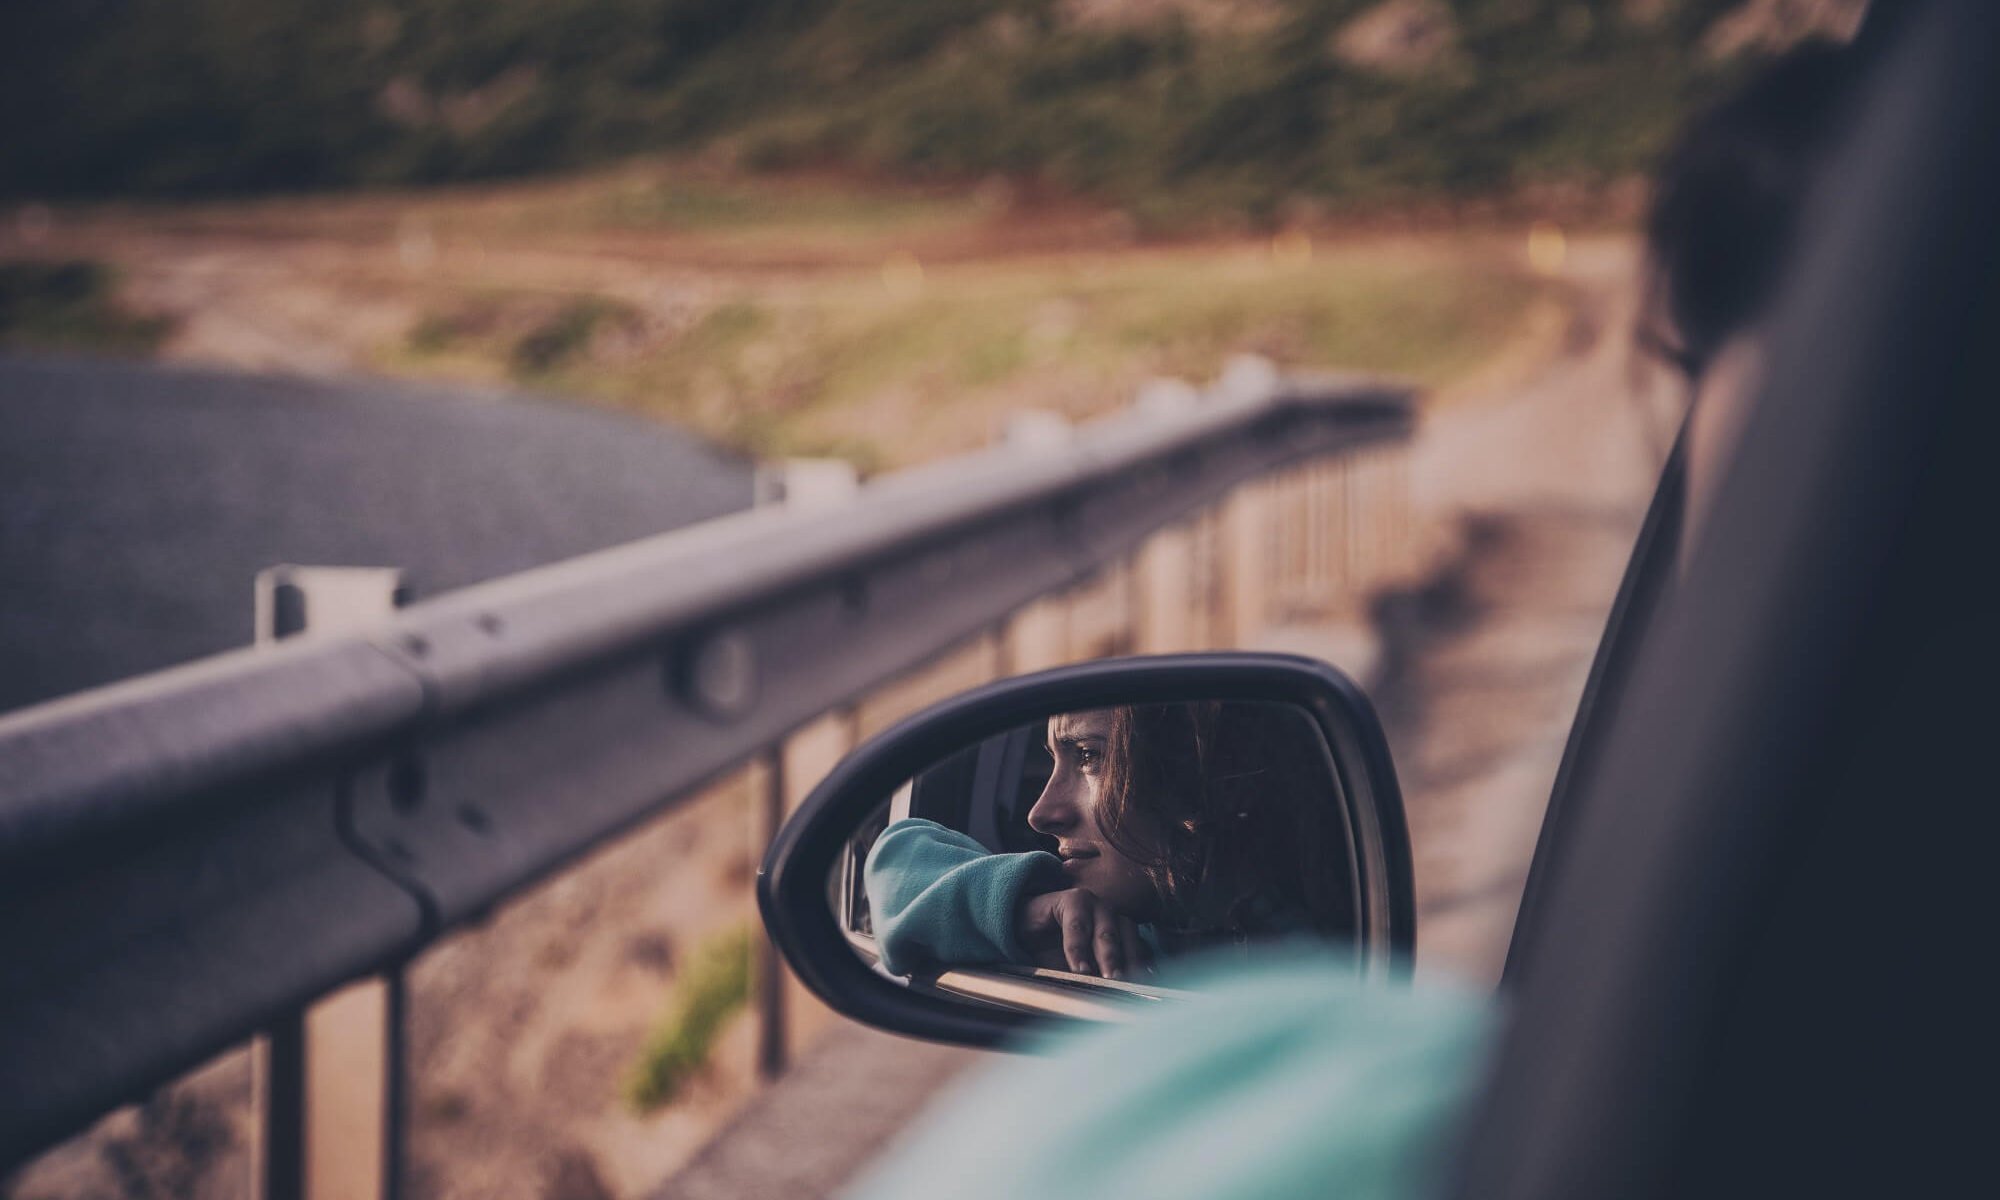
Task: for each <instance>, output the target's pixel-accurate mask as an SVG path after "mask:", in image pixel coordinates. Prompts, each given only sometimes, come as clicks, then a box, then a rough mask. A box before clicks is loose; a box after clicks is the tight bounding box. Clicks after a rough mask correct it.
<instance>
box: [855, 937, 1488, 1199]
mask: <svg viewBox="0 0 2000 1200" xmlns="http://www.w3.org/2000/svg"><path fill="white" fill-rule="evenodd" d="M1161 982H1162V983H1167V984H1171V985H1172V986H1175V987H1179V988H1185V989H1188V990H1191V991H1194V992H1196V993H1197V995H1195V996H1194V997H1192V998H1190V999H1186V1000H1180V1001H1174V1002H1171V1003H1164V1004H1155V1005H1147V1006H1144V1007H1143V1008H1142V1009H1140V1010H1138V1011H1137V1012H1136V1013H1135V1017H1134V1019H1133V1021H1132V1022H1131V1023H1129V1024H1122V1025H1104V1026H1097V1027H1092V1028H1086V1029H1084V1030H1082V1031H1080V1032H1067V1033H1062V1034H1056V1035H1048V1036H1044V1037H1042V1038H1040V1039H1038V1040H1035V1041H1033V1042H1030V1043H1028V1044H1027V1045H1026V1046H1025V1047H1024V1048H1026V1049H1029V1050H1031V1051H1034V1052H1035V1053H1034V1054H1033V1055H1031V1056H1028V1057H1021V1058H1012V1059H1008V1060H1004V1061H1000V1062H998V1063H996V1064H994V1065H993V1066H991V1067H989V1068H987V1069H985V1070H984V1071H982V1072H981V1073H980V1074H978V1075H976V1076H973V1077H971V1078H969V1079H968V1080H967V1081H966V1082H965V1083H964V1084H963V1085H961V1086H960V1088H959V1089H958V1090H957V1092H956V1093H955V1094H953V1095H951V1096H950V1097H948V1098H946V1099H945V1100H943V1101H942V1102H941V1103H939V1104H938V1105H936V1106H935V1107H934V1108H933V1110H932V1115H931V1116H930V1117H929V1118H928V1119H926V1120H925V1121H923V1122H922V1123H921V1124H919V1125H918V1126H917V1127H915V1128H914V1129H913V1130H912V1131H911V1132H910V1134H909V1135H908V1136H907V1137H906V1138H905V1139H904V1140H903V1141H902V1143H901V1144H900V1145H899V1147H898V1148H897V1149H896V1151H895V1152H894V1153H893V1154H891V1155H890V1156H889V1157H888V1158H887V1159H886V1160H884V1161H882V1162H880V1163H878V1164H877V1165H876V1166H875V1167H874V1168H873V1170H872V1171H871V1172H870V1173H868V1174H866V1175H864V1176H863V1177H862V1179H861V1181H860V1183H859V1184H858V1186H856V1187H855V1188H853V1189H851V1190H850V1191H849V1193H848V1196H849V1200H934V1198H935V1197H937V1196H940V1195H949V1196H952V1197H954V1200H1000V1198H1002V1197H1010V1198H1020V1197H1034V1198H1035V1200H1084V1198H1085V1197H1089V1198H1091V1200H1103V1198H1104V1197H1109V1196H1144V1197H1146V1198H1147V1200H1225V1198H1227V1200H1307V1198H1308V1197H1310V1198H1312V1200H1321V1198H1324V1197H1338V1198H1339V1200H1425V1198H1426V1197H1428V1196H1431V1195H1434V1194H1435V1193H1436V1191H1437V1189H1438V1188H1439V1187H1440V1186H1441V1185H1442V1182H1443V1181H1442V1178H1441V1172H1442V1170H1443V1168H1444V1167H1445V1166H1446V1165H1447V1164H1448V1163H1449V1161H1450V1152H1451V1148H1452V1145H1453V1144H1454V1141H1455V1138H1456V1135H1457V1132H1458V1127H1459V1125H1460V1122H1461V1119H1462V1116H1463V1114H1464V1112H1465V1108H1466V1105H1467V1103H1468V1102H1469V1101H1470V1099H1471V1098H1472V1097H1473V1096H1474V1095H1475V1093H1476V1092H1477V1089H1478V1087H1479V1085H1480V1082H1481V1080H1482V1078H1483V1075H1484V1072H1485V1067H1486V1057H1487V1046H1488V1043H1489V1041H1490V1038H1491V1035H1492V1032H1493V1028H1494V1026H1495V1023H1496V1022H1495V1014H1494V1012H1493V1010H1492V1007H1491V1004H1490V1001H1488V1000H1486V999H1484V998H1482V997H1478V996H1475V995H1472V994H1470V993H1464V992H1458V991H1447V990H1439V989H1420V990H1413V989H1410V988H1407V987H1389V986H1386V985H1380V984H1376V985H1368V984H1363V983H1360V982H1358V981H1357V979H1356V974H1355V971H1354V968H1353V965H1352V963H1351V962H1350V961H1349V960H1347V959H1345V958H1343V957H1341V956H1339V955H1338V954H1336V953H1334V952H1331V951H1329V950H1326V949H1316V950H1312V951H1305V950H1302V949H1301V948H1299V947H1297V946H1291V947H1284V948H1279V949H1276V950H1264V951H1260V952H1259V953H1258V954H1257V955H1256V956H1255V957H1253V958H1252V959H1251V960H1250V961H1248V962H1246V961H1245V960H1244V959H1243V958H1242V957H1241V956H1240V955H1232V956H1230V958H1229V960H1228V961H1227V962H1224V961H1219V960H1216V959H1214V958H1210V959H1208V960H1207V961H1206V963H1205V964H1200V965H1194V966H1192V967H1191V966H1190V964H1189V963H1188V962H1186V961H1183V962H1182V963H1177V964H1174V965H1173V966H1172V967H1170V968H1168V969H1166V970H1164V971H1163V977H1162V979H1161Z"/></svg>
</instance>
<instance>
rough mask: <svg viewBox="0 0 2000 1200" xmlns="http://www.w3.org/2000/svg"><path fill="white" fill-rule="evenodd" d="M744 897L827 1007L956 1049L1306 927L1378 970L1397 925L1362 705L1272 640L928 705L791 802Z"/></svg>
mask: <svg viewBox="0 0 2000 1200" xmlns="http://www.w3.org/2000/svg"><path fill="white" fill-rule="evenodd" d="M757 900H758V904H759V907H760V908H761V909H762V911H763V916H764V924H765V927H766V929H767V930H769V932H770V936H771V939H772V941H773V942H774V943H775V944H776V946H777V947H778V949H779V951H780V952H781V953H782V954H783V955H784V956H785V959H786V961H787V962H789V963H790V964H791V966H792V969H793V970H794V971H796V972H797V973H798V976H799V978H800V979H801V980H802V981H803V982H804V983H805V984H806V986H808V987H809V988H811V989H812V990H813V991H814V992H815V993H816V994H817V995H819V997H820V998H821V999H823V1000H825V1001H826V1003H827V1004H829V1005H831V1006H832V1007H833V1008H834V1009H835V1010H837V1011H839V1012H841V1013H843V1014H845V1015H847V1016H849V1017H852V1018H854V1019H855V1020H858V1021H862V1022H864V1023H867V1024H870V1025H874V1026H877V1027H880V1028H883V1029H888V1030H891V1031H894V1032H897V1033H904V1034H911V1035H915V1036H918V1037H927V1038H932V1039H936V1040H940V1041H949V1042H959V1043H963V1044H968V1045H975V1046H994V1045H998V1044H1001V1043H1002V1042H1004V1041H1005V1040H1006V1039H1008V1038H1009V1037H1010V1036H1011V1035H1013V1034H1015V1033H1017V1032H1018V1031H1021V1030H1022V1029H1023V1028H1024V1027H1026V1026H1029V1025H1031V1024H1034V1023H1037V1022H1046V1021H1048V1020H1052V1019H1053V1020H1063V1019H1082V1020H1118V1019H1121V1018H1124V1017H1129V1016H1130V1015H1132V1014H1133V1012H1134V1011H1135V1007H1136V1006H1144V1005H1148V1004H1155V1003H1171V1002H1172V1001H1173V1000H1174V999H1175V998H1176V997H1177V996H1179V995H1183V994H1184V993H1179V992H1175V991H1173V990H1171V989H1169V988H1166V987H1162V986H1159V985H1158V984H1156V983H1154V982H1153V980H1154V975H1155V972H1156V971H1157V970H1158V969H1159V968H1160V967H1161V965H1162V964H1163V963H1166V962H1167V961H1169V960H1171V959H1172V958H1174V957H1177V956H1180V955H1182V954H1188V953H1193V952H1197V951H1204V950H1212V949H1216V948H1219V947H1224V946H1244V945H1248V944H1250V943H1255V942H1261V941H1272V940H1285V941H1289V940H1295V939H1322V940H1327V941H1331V942H1335V943H1338V944H1341V945H1343V946H1344V947H1345V948H1347V949H1348V950H1350V951H1351V952H1352V957H1353V959H1354V961H1355V963H1356V970H1357V971H1359V972H1362V973H1364V974H1369V975H1385V974H1389V973H1394V972H1399V971H1402V970H1405V969H1407V965H1408V963H1409V960H1410V956H1411V953H1412V951H1413V949H1414V946H1415V938H1416V928H1415V927H1416V896H1415V887H1414V884H1413V881H1412V873H1411V865H1410V842H1409V832H1408V827H1407V825H1406V823H1405V821H1404V816H1403V803H1402V797H1401V794H1400V792H1399V790H1398V788H1397V785H1396V776H1395V771H1394V768H1393V767H1392V765H1391V763H1390V760H1389V752H1388V746H1387V743H1386V742H1385V741H1384V740H1383V737H1382V728H1381V723H1380V721H1379V720H1377V718H1376V715H1375V710H1374V707H1373V706H1372V705H1371V704H1370V703H1369V702H1368V699H1367V697H1366V696H1365V695H1363V693H1362V692H1361V690H1360V689H1359V688H1358V687H1356V686H1355V684H1354V683H1353V681H1352V680H1350V679H1348V677H1347V676H1345V675H1343V674H1342V673H1341V672H1339V671H1338V670H1336V669H1334V668H1333V667H1331V666H1328V665H1327V664H1325V663H1322V662H1318V661H1315V660H1312V659H1306V658H1296V657H1292V656H1289V655H1278V654H1249V653H1220V654H1190V655H1164V656H1157V657H1145V658H1125V659H1106V660H1100V661H1096V662H1089V663H1082V664H1078V665H1075V666H1068V667H1061V668H1058V669H1056V670H1052V671H1045V672H1041V673H1039V674H1035V675H1026V676H1021V677H1018V678H1013V679H1006V680H1002V681H1000V682H997V683H993V684H989V685H987V686H985V687H982V688H978V689H975V690H973V691H970V692H966V693H964V694H962V695H960V696H957V697H954V698H953V699H951V700H947V701H945V702H943V703H941V704H938V705H935V706H933V707H931V708H930V709H927V710H926V711H924V712H921V713H919V714H917V715H916V716H913V717H911V718H909V719H907V720H905V721H903V722H902V723H901V724H899V725H897V726H895V727H894V728H892V729H890V730H888V731H887V732H885V733H883V734H882V735H880V736H878V737H876V738H874V739H873V740H872V741H870V742H868V743H867V744H866V745H864V746H862V747H861V748H860V749H858V750H856V751H855V752H854V753H853V754H851V755H849V756H848V757H847V758H846V759H845V760H843V761H842V762H841V763H840V764H839V765H838V766H837V767H835V768H834V770H833V772H832V773H831V774H830V775H828V776H827V778H826V779H825V780H824V781H823V782H822V783H821V784H820V785H819V786H818V787H817V788H815V789H814V790H813V792H812V794H811V795H809V796H807V797H806V800H805V803H804V804H803V805H801V806H800V808H799V810H798V812H797V813H795V814H794V815H793V816H792V818H791V819H790V820H789V821H788V822H787V823H786V824H785V826H784V828H783V829H782V830H780V831H779V833H778V836H777V837H776V838H775V839H774V840H773V841H772V843H771V847H770V850H769V852H768V853H767V854H766V856H765V859H764V863H763V865H762V867H761V868H760V869H759V871H758V879H757ZM1169 974H1170V973H1169Z"/></svg>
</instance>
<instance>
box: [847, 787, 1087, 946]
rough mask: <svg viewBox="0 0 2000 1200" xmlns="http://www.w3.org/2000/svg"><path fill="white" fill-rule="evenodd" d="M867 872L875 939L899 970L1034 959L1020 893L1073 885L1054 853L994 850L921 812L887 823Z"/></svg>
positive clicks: (864, 871)
mask: <svg viewBox="0 0 2000 1200" xmlns="http://www.w3.org/2000/svg"><path fill="white" fill-rule="evenodd" d="M861 877H862V883H863V885H864V886H866V887H867V889H868V911H869V913H870V919H871V920H872V921H873V923H874V927H875V947H876V949H877V950H878V951H879V952H880V953H881V955H882V965H883V966H884V967H885V968H887V969H888V970H889V971H890V972H891V973H892V974H896V975H908V974H910V973H911V972H912V971H914V970H917V969H918V968H920V967H924V966H934V965H941V966H957V965H971V964H975V963H998V962H1007V963H1015V964H1018V965H1020V966H1032V965H1033V961H1034V960H1033V959H1032V958H1031V957H1030V956H1029V955H1028V953H1027V951H1025V950H1024V949H1023V948H1022V946H1021V941H1020V938H1019V937H1018V936H1017V935H1016V932H1015V929H1014V915H1015V913H1017V912H1018V911H1020V906H1021V899H1022V897H1023V896H1026V895H1029V894H1032V893H1036V892H1045V891H1051V890H1054V889H1056V888H1063V887H1068V886H1069V877H1068V876H1067V875H1065V874H1063V869H1062V860H1061V859H1059V858H1057V857H1056V856H1055V855H1053V854H1045V853H1043V852H1041V851H1034V852H1032V853H1028V854H994V853H993V852H991V851H990V850H988V849H987V848H986V847H984V846H982V845H980V844H979V843H978V842H977V841H974V840H973V839H972V838H970V837H968V836H966V835H965V834H962V833H960V832H958V831H957V830H955V829H947V828H945V827H944V826H942V825H940V824H938V823H937V822H936V821H926V820H924V819H922V818H921V817H910V818H907V819H905V820H901V821H897V822H896V823H895V824H893V825H891V826H889V827H888V828H887V829H885V830H883V831H882V836H880V837H878V838H876V839H875V845H874V848H873V849H871V850H869V852H868V861H867V863H866V864H865V865H864V866H863V867H862V876H861Z"/></svg>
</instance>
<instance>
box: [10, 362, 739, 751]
mask: <svg viewBox="0 0 2000 1200" xmlns="http://www.w3.org/2000/svg"><path fill="white" fill-rule="evenodd" d="M750 500H751V481H750V464H749V463H748V462H746V461H744V460H743V459H741V458H739V457H737V456H735V455H731V454H727V453H725V452H723V451H720V450H718V449H716V448H714V447H712V446H709V445H708V444H706V443H704V442H702V441H700V440H699V439H697V438H695V437H694V436H692V435H689V434H683V433H677V432H675V431H674V430H671V429H668V428H666V427H663V426H661V425H658V424H656V423H653V422H650V421H643V420H640V419H638V418H634V417H626V416H622V415H620V414H617V413H612V412H605V411H602V410H598V409H592V408H584V407H580V406H575V405H568V404H563V403H558V402H554V401H548V400H539V399H534V398H530V397H523V396H518V395H510V394H507V393H503V392H498V391H480V390H469V389H447V388H437V387H416V386H408V385H403V384H392V383H387V382H383V381H379V380H363V379H354V380H339V381H328V380H323V379H301V378H290V377H281V376H254V375H236V374H226V373H220V372H207V371H190V370H179V369H172V370H169V369H162V368H157V367H148V366H140V365H129V364H104V363H94V362H84V361H81V360H61V359H35V358H26V359H23V358H5V357H0V711H5V710H8V709H12V708H17V707H20V706H22V705H27V704H32V703H35V702H37V701H40V700H45V699H49V698H51V697H55V696H60V695H64V694H67V693H69V692H73V691H76V690H79V689H81V688H86V687H92V686H95V685H98V684H103V683H108V682H111V681H114V680H117V679H121V678H124V677H127V676H130V675H135V674H140V673H143V672H146V671H152V670H158V669H160V668H163V667H167V666H172V665H174V664H176V663H181V662H186V661H188V660H190V659H195V658H199V657H202V656H204V655H208V654H214V653H217V652H220V651H223V650H228V649H231V648H234V647H237V646H241V645H243V644H245V643H247V642H249V641H250V640H251V634H252V626H251V580H252V579H253V577H254V576H255V575H256V573H257V572H258V571H259V570H261V569H263V568H265V567H268V566H273V565H276V564H279V563H299V564H310V565H323V566H394V567H401V568H404V570H405V571H406V573H407V574H406V579H407V580H408V581H409V582H410V583H411V584H412V585H413V587H414V589H415V591H416V594H417V595H418V596H419V597H423V596H430V595H436V594H437V593H439V592H444V591H449V590H452V589H454V588H459V587H464V586H465V585H467V584H471V583H476V582H478V581H480V580H484V579H491V578H494V577H496V576H500V575H506V574H509V573H511V572H514V571H519V570H523V569H525V568H528V567H532V566H536V565H539V564H542V563H549V562H555V561H559V560H561V559H564V558H569V557H572V556H574V555H578V554H583V553H586V552H588V551H591V550H597V549H602V548H603V547H606V546H613V545H617V544H619V543H621V542H626V541H631V540H632V539H634V538H639V537H644V536H646V535H648V534H653V533H659V532H662V531H665V530H668V529H673V528H675V527H678V526H681V525H686V524H690V523H692V522H695V521H701V520H706V519H708V518H711V517H716V516H721V515H723V514H725V513H729V512H733V511H736V510H738V509H741V508H744V507H747V506H748V505H749V504H750Z"/></svg>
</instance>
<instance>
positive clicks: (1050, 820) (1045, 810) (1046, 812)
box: [1028, 773, 1076, 835]
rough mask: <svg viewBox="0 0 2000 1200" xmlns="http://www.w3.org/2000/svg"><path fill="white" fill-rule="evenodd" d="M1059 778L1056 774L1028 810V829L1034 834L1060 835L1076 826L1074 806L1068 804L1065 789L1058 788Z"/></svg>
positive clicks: (1059, 775)
mask: <svg viewBox="0 0 2000 1200" xmlns="http://www.w3.org/2000/svg"><path fill="white" fill-rule="evenodd" d="M1061 778H1062V776H1061V774H1060V773H1058V774H1057V775H1056V776H1055V778H1052V779H1050V780H1049V783H1048V786H1047V787H1045V788H1043V789H1042V794H1041V795H1040V796H1038V797H1036V798H1035V803H1034V806H1033V807H1031V808H1029V809H1028V828H1030V829H1032V830H1034V831H1035V832H1036V833H1046V834H1050V835H1055V834H1060V833H1062V832H1063V831H1064V830H1066V829H1068V828H1069V827H1070V826H1072V825H1074V824H1076V809H1075V806H1074V805H1072V804H1070V803H1069V798H1068V796H1067V795H1066V794H1065V791H1066V789H1064V788H1062V787H1060V786H1058V782H1057V781H1058V780H1060V779H1061Z"/></svg>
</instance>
